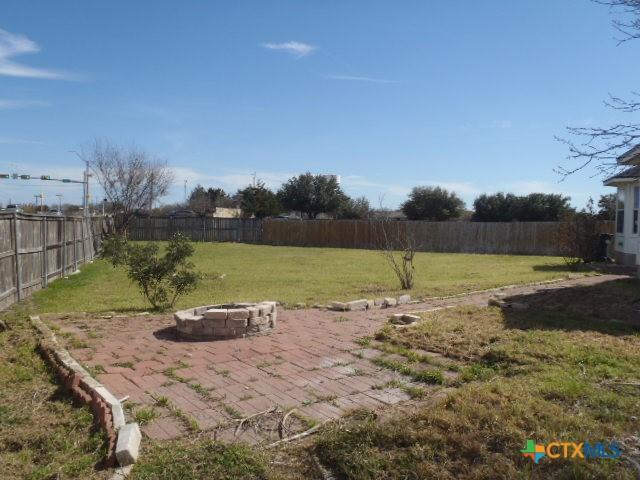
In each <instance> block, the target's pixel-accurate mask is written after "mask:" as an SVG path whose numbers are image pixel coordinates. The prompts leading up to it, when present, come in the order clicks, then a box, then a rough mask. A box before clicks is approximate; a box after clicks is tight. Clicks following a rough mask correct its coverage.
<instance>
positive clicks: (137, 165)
mask: <svg viewBox="0 0 640 480" xmlns="http://www.w3.org/2000/svg"><path fill="white" fill-rule="evenodd" d="M81 156H82V158H83V159H84V160H86V161H87V162H88V164H89V166H90V167H91V169H92V170H93V173H94V175H95V177H96V179H97V180H98V183H99V184H100V186H101V187H102V189H103V190H104V193H105V199H106V200H107V202H105V205H106V206H107V209H106V210H107V212H108V213H110V214H112V215H113V216H114V218H115V219H116V222H115V223H116V228H117V230H118V231H125V230H126V229H127V226H128V224H129V222H130V220H131V218H132V217H133V216H135V215H137V214H138V213H139V212H147V213H149V212H151V213H153V214H167V213H169V212H171V211H172V209H180V208H182V209H184V208H185V207H186V208H189V209H191V210H193V212H195V213H196V214H198V215H203V216H204V215H207V214H209V213H213V212H215V210H216V209H217V208H220V207H227V208H238V209H239V211H240V212H241V215H242V216H243V217H246V218H250V217H255V218H265V217H273V216H278V215H281V214H283V213H290V212H299V213H300V214H301V215H302V216H304V217H306V218H309V219H315V218H318V216H319V215H320V214H324V215H327V216H328V217H330V218H338V219H366V218H372V217H373V216H374V215H376V216H380V215H377V213H379V212H374V211H373V210H372V209H371V205H370V204H369V201H368V200H367V199H366V198H364V197H360V198H351V197H349V196H348V195H347V194H346V193H345V192H344V191H343V190H342V188H341V186H340V184H339V182H338V180H337V179H336V177H334V176H331V175H313V174H311V173H309V172H307V173H303V174H301V175H298V176H295V177H292V178H290V179H289V180H288V181H287V182H285V183H284V184H283V185H282V186H281V187H280V189H278V190H277V191H272V190H271V189H269V188H268V187H267V186H266V185H265V184H264V183H263V182H261V181H257V182H255V183H254V184H253V185H249V186H247V187H245V188H242V189H239V190H238V191H237V192H236V193H235V194H233V195H229V194H228V193H227V192H225V191H224V190H223V189H221V188H206V189H205V188H204V187H203V186H201V185H197V186H196V187H195V188H194V189H193V190H192V191H191V193H190V195H189V197H188V199H187V201H186V205H185V204H182V205H180V204H178V205H165V206H163V207H162V208H161V209H153V208H152V206H153V204H154V200H157V199H158V198H160V197H162V196H164V195H166V193H167V192H168V189H169V185H170V184H171V182H172V178H173V177H172V173H171V171H170V169H169V168H168V167H167V165H166V163H165V162H164V161H161V160H159V159H157V158H156V157H154V156H153V155H150V154H149V153H147V152H145V151H143V150H139V149H136V148H133V147H128V148H127V147H122V146H119V145H115V144H112V143H110V142H108V141H106V140H96V141H95V142H93V143H92V144H90V145H88V146H87V147H85V148H83V150H82V154H81ZM569 201H570V198H569V197H567V196H564V195H560V194H552V193H531V194H529V195H515V194H512V193H502V192H499V193H494V194H482V195H480V196H478V197H477V198H476V199H475V201H474V202H473V211H472V212H469V211H467V210H466V208H465V203H464V201H463V200H462V199H461V198H460V197H459V196H458V194H456V193H455V192H451V191H448V190H446V189H444V188H441V187H432V186H417V187H414V188H413V189H412V190H411V192H410V193H409V195H408V197H407V200H406V201H405V202H403V203H402V205H401V211H402V213H403V214H404V215H405V216H406V218H407V219H409V220H429V221H447V220H457V219H470V220H472V221H478V222H513V221H522V222H527V221H558V220H561V219H562V218H563V217H564V216H565V215H566V214H568V213H571V212H575V209H574V208H573V207H571V205H570V203H569ZM597 206H598V210H597V211H596V210H595V208H594V212H595V213H594V215H595V216H597V218H598V219H599V220H613V219H614V218H615V211H616V197H615V194H610V195H602V196H601V197H600V199H599V200H598V202H597ZM382 216H383V217H386V216H388V215H387V214H386V213H385V214H383V215H382Z"/></svg>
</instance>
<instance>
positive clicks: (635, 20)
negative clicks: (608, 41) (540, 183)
mask: <svg viewBox="0 0 640 480" xmlns="http://www.w3.org/2000/svg"><path fill="white" fill-rule="evenodd" d="M594 1H595V2H596V3H599V4H601V5H606V6H609V7H610V9H611V10H612V11H613V12H614V13H615V14H617V17H616V18H615V19H614V20H613V26H614V28H615V29H616V30H617V31H618V33H619V34H621V35H622V37H621V38H619V39H618V44H621V43H625V42H628V41H630V40H635V39H638V38H640V0H594ZM604 104H605V105H606V106H607V107H608V108H611V109H613V110H617V111H620V112H623V113H629V114H634V113H636V112H638V111H640V93H638V92H631V95H630V96H629V98H622V97H619V96H615V95H610V96H609V99H608V100H605V102H604ZM567 130H568V132H569V133H570V135H571V137H572V138H573V139H565V138H558V140H559V141H561V142H563V143H565V144H566V145H567V146H568V148H569V155H568V159H570V160H576V161H578V163H577V164H576V166H574V167H571V168H565V167H563V166H560V167H558V168H557V169H556V171H557V172H558V173H560V174H561V175H563V176H565V177H566V176H568V175H571V174H572V173H575V172H577V171H579V170H582V169H584V168H585V167H587V166H593V167H594V168H595V170H596V174H602V175H613V174H614V173H616V171H617V170H618V168H619V167H618V165H617V162H616V160H617V158H618V157H619V156H620V155H621V154H622V153H624V152H625V151H627V150H629V149H631V148H633V147H635V146H636V145H637V144H638V143H640V123H637V122H634V121H630V122H621V123H618V124H615V125H610V126H607V127H595V128H592V127H567Z"/></svg>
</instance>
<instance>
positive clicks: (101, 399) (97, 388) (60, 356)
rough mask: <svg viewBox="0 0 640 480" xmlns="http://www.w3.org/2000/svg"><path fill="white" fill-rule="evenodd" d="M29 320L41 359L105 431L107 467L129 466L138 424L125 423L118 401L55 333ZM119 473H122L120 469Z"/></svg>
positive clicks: (136, 448)
mask: <svg viewBox="0 0 640 480" xmlns="http://www.w3.org/2000/svg"><path fill="white" fill-rule="evenodd" d="M29 319H30V320H31V323H32V325H33V326H34V327H35V328H36V330H38V332H39V333H40V334H41V338H40V339H39V340H38V349H39V351H40V354H41V355H42V356H43V357H44V360H45V361H46V362H47V364H48V365H49V366H50V367H51V368H52V369H53V370H54V372H55V374H56V376H57V377H58V379H59V380H60V381H61V382H62V384H63V386H64V387H65V388H66V389H67V390H69V391H70V392H71V395H72V396H73V398H74V399H76V400H78V401H80V402H82V403H83V404H84V405H87V406H89V407H90V408H91V411H92V412H93V417H94V419H95V420H96V422H97V423H98V424H99V425H100V426H101V427H102V428H103V429H104V430H105V432H106V434H107V439H108V442H109V445H108V449H107V459H106V464H107V466H108V467H117V466H118V465H119V466H120V467H121V469H120V470H121V471H122V470H124V469H128V468H130V467H131V465H132V464H133V463H135V461H136V459H137V458H138V452H139V449H140V441H141V439H142V437H141V434H140V427H139V426H138V424H137V423H135V422H134V423H126V419H125V416H124V410H123V408H122V403H121V402H120V401H119V400H118V399H117V398H116V397H115V396H114V395H113V394H112V393H111V392H109V390H107V388H106V387H105V386H104V385H102V384H101V383H100V382H98V381H97V380H96V379H94V378H93V377H92V376H91V375H90V374H89V372H87V371H86V370H85V369H84V368H83V367H82V366H81V365H80V364H79V363H78V362H77V361H76V360H75V359H74V358H73V357H72V356H71V355H70V354H69V352H68V351H67V350H66V349H64V348H62V347H61V346H60V344H59V343H58V339H57V338H56V335H55V333H53V331H52V330H51V329H50V328H49V327H48V326H47V325H45V323H44V322H43V321H42V320H40V317H39V316H37V315H30V316H29ZM122 474H125V475H126V473H125V472H124V471H123V472H122Z"/></svg>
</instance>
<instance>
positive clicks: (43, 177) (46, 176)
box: [40, 175, 51, 180]
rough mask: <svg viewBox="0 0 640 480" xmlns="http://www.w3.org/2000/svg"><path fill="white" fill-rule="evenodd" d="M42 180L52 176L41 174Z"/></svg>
mask: <svg viewBox="0 0 640 480" xmlns="http://www.w3.org/2000/svg"><path fill="white" fill-rule="evenodd" d="M40 180H51V176H49V175H40Z"/></svg>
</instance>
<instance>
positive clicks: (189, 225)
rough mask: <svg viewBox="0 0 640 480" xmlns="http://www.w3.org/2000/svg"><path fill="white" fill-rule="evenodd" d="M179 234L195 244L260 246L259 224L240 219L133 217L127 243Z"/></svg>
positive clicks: (258, 221)
mask: <svg viewBox="0 0 640 480" xmlns="http://www.w3.org/2000/svg"><path fill="white" fill-rule="evenodd" d="M178 232H180V233H182V234H184V235H186V236H187V237H189V238H190V239H191V240H194V241H199V242H242V243H261V241H262V221H261V220H256V219H242V218H199V217H197V218H167V217H148V218H134V219H133V221H132V222H131V224H130V225H129V229H128V236H129V239H131V240H169V239H170V238H171V236H172V235H173V234H174V233H178Z"/></svg>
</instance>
